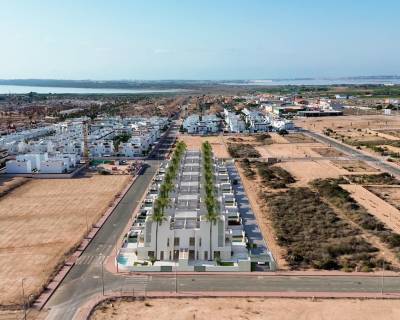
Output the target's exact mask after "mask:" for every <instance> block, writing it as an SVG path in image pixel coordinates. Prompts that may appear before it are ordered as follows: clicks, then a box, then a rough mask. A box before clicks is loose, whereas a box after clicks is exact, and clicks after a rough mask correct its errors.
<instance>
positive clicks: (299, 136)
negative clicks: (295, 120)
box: [285, 133, 316, 143]
mask: <svg viewBox="0 0 400 320" xmlns="http://www.w3.org/2000/svg"><path fill="white" fill-rule="evenodd" d="M285 139H286V140H287V141H289V143H313V142H316V141H315V140H314V139H313V138H311V137H309V136H306V135H305V134H303V133H291V134H288V135H286V136H285Z"/></svg>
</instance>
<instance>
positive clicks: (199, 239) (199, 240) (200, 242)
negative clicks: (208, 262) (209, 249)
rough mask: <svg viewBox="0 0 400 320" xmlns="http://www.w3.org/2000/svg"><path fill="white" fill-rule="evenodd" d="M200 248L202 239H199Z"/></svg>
mask: <svg viewBox="0 0 400 320" xmlns="http://www.w3.org/2000/svg"><path fill="white" fill-rule="evenodd" d="M199 247H201V238H199Z"/></svg>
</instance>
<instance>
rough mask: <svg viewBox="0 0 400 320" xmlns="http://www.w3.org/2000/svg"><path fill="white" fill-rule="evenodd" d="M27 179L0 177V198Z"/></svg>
mask: <svg viewBox="0 0 400 320" xmlns="http://www.w3.org/2000/svg"><path fill="white" fill-rule="evenodd" d="M28 181H29V179H27V178H23V177H13V178H0V198H1V197H2V196H5V195H6V194H8V193H9V192H11V191H12V190H14V189H16V188H18V187H19V186H22V185H23V184H24V183H26V182H28Z"/></svg>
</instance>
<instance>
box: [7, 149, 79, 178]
mask: <svg viewBox="0 0 400 320" xmlns="http://www.w3.org/2000/svg"><path fill="white" fill-rule="evenodd" d="M79 161H80V156H79V155H76V154H54V155H51V156H49V155H48V154H47V153H28V154H24V155H18V156H17V157H16V159H15V160H9V161H7V162H6V172H7V173H19V174H29V173H68V172H71V171H73V170H74V169H75V168H76V166H77V165H78V164H79Z"/></svg>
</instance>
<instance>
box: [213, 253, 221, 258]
mask: <svg viewBox="0 0 400 320" xmlns="http://www.w3.org/2000/svg"><path fill="white" fill-rule="evenodd" d="M220 257H221V253H220V252H219V251H214V259H219V258H220Z"/></svg>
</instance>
